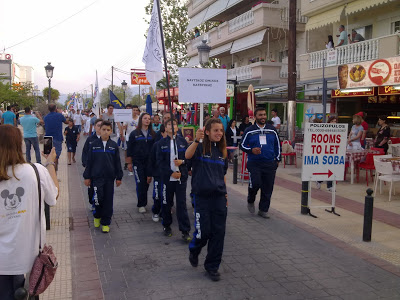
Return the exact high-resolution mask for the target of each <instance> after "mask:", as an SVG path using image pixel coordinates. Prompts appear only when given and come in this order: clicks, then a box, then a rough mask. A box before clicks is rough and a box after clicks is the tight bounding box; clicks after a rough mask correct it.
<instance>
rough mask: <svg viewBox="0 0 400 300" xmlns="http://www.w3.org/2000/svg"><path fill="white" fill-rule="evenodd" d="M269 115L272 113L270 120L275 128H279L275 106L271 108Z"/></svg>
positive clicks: (279, 121)
mask: <svg viewBox="0 0 400 300" xmlns="http://www.w3.org/2000/svg"><path fill="white" fill-rule="evenodd" d="M271 115H272V119H271V121H272V122H274V127H275V129H276V130H279V129H280V128H281V119H280V118H279V117H278V110H277V109H276V108H273V109H272V110H271Z"/></svg>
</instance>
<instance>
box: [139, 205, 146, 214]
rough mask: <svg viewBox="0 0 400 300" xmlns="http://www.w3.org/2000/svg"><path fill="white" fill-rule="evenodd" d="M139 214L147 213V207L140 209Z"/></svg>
mask: <svg viewBox="0 0 400 300" xmlns="http://www.w3.org/2000/svg"><path fill="white" fill-rule="evenodd" d="M139 212H140V213H141V214H144V213H145V212H146V207H144V206H142V207H139Z"/></svg>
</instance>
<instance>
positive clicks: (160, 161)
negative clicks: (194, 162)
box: [156, 136, 190, 232]
mask: <svg viewBox="0 0 400 300" xmlns="http://www.w3.org/2000/svg"><path fill="white" fill-rule="evenodd" d="M175 141H176V147H177V151H175V153H176V152H177V153H178V159H183V160H184V159H185V152H186V149H187V148H188V144H187V142H186V140H185V139H184V138H183V137H181V136H176V138H175ZM156 160H157V166H158V167H159V168H160V171H161V179H162V181H163V192H162V209H161V212H162V217H163V222H162V224H163V226H164V227H169V226H171V224H172V215H171V207H172V206H173V204H174V194H175V197H176V217H177V219H178V224H179V230H180V231H182V232H189V231H190V221H189V216H188V212H187V207H186V186H187V179H188V170H187V166H186V164H182V165H181V166H179V171H180V172H181V174H182V176H181V178H180V180H179V181H170V177H171V175H172V173H173V171H172V169H171V138H170V137H169V136H168V137H166V138H163V139H161V140H160V141H159V142H158V143H157V153H156Z"/></svg>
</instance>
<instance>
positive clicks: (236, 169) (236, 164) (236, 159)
mask: <svg viewBox="0 0 400 300" xmlns="http://www.w3.org/2000/svg"><path fill="white" fill-rule="evenodd" d="M237 176H238V156H237V154H235V156H234V158H233V184H237Z"/></svg>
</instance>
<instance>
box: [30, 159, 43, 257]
mask: <svg viewBox="0 0 400 300" xmlns="http://www.w3.org/2000/svg"><path fill="white" fill-rule="evenodd" d="M29 164H30V165H31V166H32V168H33V170H34V171H35V174H36V179H37V183H38V195H39V251H41V250H42V189H41V187H40V176H39V171H38V169H37V167H36V166H35V165H34V164H31V163H29Z"/></svg>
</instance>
